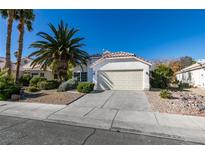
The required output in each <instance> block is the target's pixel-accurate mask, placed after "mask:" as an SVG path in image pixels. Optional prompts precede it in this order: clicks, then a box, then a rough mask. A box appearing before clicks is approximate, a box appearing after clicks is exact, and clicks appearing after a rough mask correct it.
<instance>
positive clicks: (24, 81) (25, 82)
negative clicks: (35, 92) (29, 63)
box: [19, 74, 32, 86]
mask: <svg viewBox="0 0 205 154" xmlns="http://www.w3.org/2000/svg"><path fill="white" fill-rule="evenodd" d="M31 78H32V77H31V76H30V75H29V74H24V75H23V76H21V77H20V79H19V82H20V83H21V84H22V85H23V86H29V82H30V80H31Z"/></svg>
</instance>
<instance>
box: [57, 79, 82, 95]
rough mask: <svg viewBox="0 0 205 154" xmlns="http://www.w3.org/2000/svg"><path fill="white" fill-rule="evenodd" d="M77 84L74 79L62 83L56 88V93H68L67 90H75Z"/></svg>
mask: <svg viewBox="0 0 205 154" xmlns="http://www.w3.org/2000/svg"><path fill="white" fill-rule="evenodd" d="M77 84H78V82H77V81H76V80H74V79H70V80H68V81H65V82H63V83H61V84H60V86H59V87H58V90H57V91H58V92H63V91H68V90H72V89H75V88H76V86H77Z"/></svg>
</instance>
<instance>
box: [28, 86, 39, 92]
mask: <svg viewBox="0 0 205 154" xmlns="http://www.w3.org/2000/svg"><path fill="white" fill-rule="evenodd" d="M26 91H28V92H37V91H40V89H39V88H37V87H34V86H30V87H27V88H26Z"/></svg>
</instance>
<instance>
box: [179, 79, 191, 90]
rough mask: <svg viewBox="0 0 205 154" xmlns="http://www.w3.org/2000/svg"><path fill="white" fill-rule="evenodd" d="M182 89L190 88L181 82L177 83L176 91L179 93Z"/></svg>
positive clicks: (187, 84)
mask: <svg viewBox="0 0 205 154" xmlns="http://www.w3.org/2000/svg"><path fill="white" fill-rule="evenodd" d="M184 88H191V86H190V85H189V83H183V82H181V81H180V82H179V83H178V89H179V90H180V91H183V90H184Z"/></svg>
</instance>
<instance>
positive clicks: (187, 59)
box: [180, 56, 195, 69]
mask: <svg viewBox="0 0 205 154" xmlns="http://www.w3.org/2000/svg"><path fill="white" fill-rule="evenodd" d="M180 62H181V68H182V69H183V68H185V67H188V66H190V65H192V64H194V63H195V61H194V60H193V58H192V57H189V56H185V57H181V58H180Z"/></svg>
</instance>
